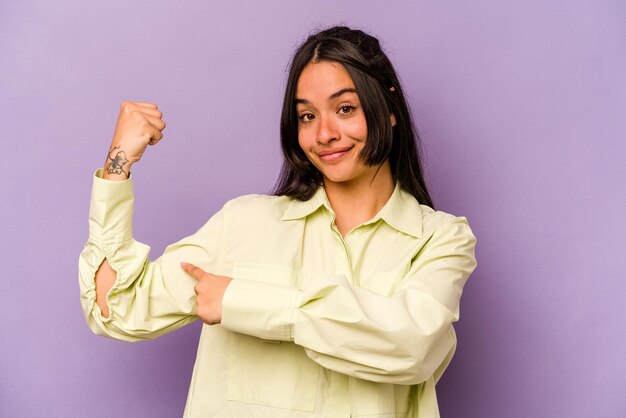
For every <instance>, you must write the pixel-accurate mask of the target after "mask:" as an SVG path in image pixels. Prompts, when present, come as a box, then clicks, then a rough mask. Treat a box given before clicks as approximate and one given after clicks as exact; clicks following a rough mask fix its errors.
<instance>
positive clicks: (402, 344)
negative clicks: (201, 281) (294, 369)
mask: <svg viewBox="0 0 626 418" xmlns="http://www.w3.org/2000/svg"><path fill="white" fill-rule="evenodd" d="M475 241H476V240H475V237H474V235H473V234H472V232H471V230H470V228H469V226H468V224H467V221H466V219H465V218H462V217H450V219H449V220H447V221H446V223H444V224H442V225H440V226H439V227H438V228H437V229H436V230H435V231H434V232H433V234H432V236H430V237H429V238H428V242H427V243H425V244H424V246H423V247H422V249H421V250H420V251H419V253H418V254H417V255H416V256H415V257H414V259H413V260H412V262H411V267H410V271H409V272H408V274H407V275H406V276H405V277H404V279H403V280H402V281H401V282H400V284H399V285H398V287H397V289H396V291H395V293H394V294H393V295H392V296H390V297H388V296H384V295H381V294H378V293H375V292H372V291H369V290H366V289H364V288H361V287H358V286H355V285H353V284H350V283H348V282H347V280H346V279H345V278H344V277H342V276H340V277H330V278H314V279H312V280H310V281H309V282H308V284H306V285H305V286H304V288H303V289H296V288H292V287H288V286H281V285H275V284H268V283H266V282H255V281H252V280H242V279H237V278H235V279H236V280H233V281H232V282H231V284H230V286H229V288H228V290H227V291H226V294H225V296H224V301H223V307H224V308H223V309H224V311H223V316H222V326H224V327H225V328H227V329H230V330H232V331H236V332H240V333H244V334H248V335H252V336H256V337H258V338H261V339H266V340H282V341H293V342H295V343H296V344H298V345H301V346H302V347H304V349H305V351H306V353H307V355H308V356H309V358H311V359H312V360H314V361H315V362H317V363H318V364H320V365H322V366H323V367H325V368H328V369H331V370H335V371H338V372H340V373H343V374H346V375H350V376H354V377H358V378H361V379H365V380H370V381H374V382H383V383H395V384H417V383H421V382H423V381H426V380H427V379H428V378H430V377H431V376H433V375H435V380H437V379H438V375H439V374H440V372H439V370H440V369H441V368H442V367H443V368H445V365H447V362H448V361H449V360H450V357H451V355H452V353H453V351H454V348H455V346H456V337H455V334H454V329H453V327H452V324H453V322H455V321H457V320H458V318H459V301H460V297H461V293H462V289H463V286H464V284H465V282H466V280H467V278H468V277H469V275H470V274H471V272H472V271H473V270H474V269H475V267H476V260H475V256H474V248H475Z"/></svg>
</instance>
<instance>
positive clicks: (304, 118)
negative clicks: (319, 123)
mask: <svg viewBox="0 0 626 418" xmlns="http://www.w3.org/2000/svg"><path fill="white" fill-rule="evenodd" d="M299 118H300V120H301V121H302V122H310V121H311V119H313V115H312V114H310V113H304V114H302V115H300V116H299Z"/></svg>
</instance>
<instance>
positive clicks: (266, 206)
mask: <svg viewBox="0 0 626 418" xmlns="http://www.w3.org/2000/svg"><path fill="white" fill-rule="evenodd" d="M292 200H293V199H292V198H291V197H288V196H274V195H267V194H246V195H242V196H238V197H236V198H234V199H231V200H229V201H228V202H226V204H225V205H224V210H226V211H227V212H228V213H230V214H232V215H233V216H237V217H241V216H254V217H255V218H256V219H261V218H264V219H268V218H271V217H272V215H274V216H278V218H279V219H280V217H282V215H283V213H284V212H285V210H286V209H287V207H288V206H289V204H290V203H291V201H292Z"/></svg>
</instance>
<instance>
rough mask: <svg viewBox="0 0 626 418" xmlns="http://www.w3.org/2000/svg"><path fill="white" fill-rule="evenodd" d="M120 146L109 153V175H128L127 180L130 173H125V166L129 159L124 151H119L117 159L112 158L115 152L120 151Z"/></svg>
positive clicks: (116, 155)
mask: <svg viewBox="0 0 626 418" xmlns="http://www.w3.org/2000/svg"><path fill="white" fill-rule="evenodd" d="M118 148H119V146H117V147H114V148H111V151H109V160H111V161H110V162H109V164H108V166H107V172H108V173H109V174H121V173H124V174H126V178H128V177H130V173H127V172H126V171H124V165H125V164H126V163H127V162H128V158H126V153H125V152H124V151H118V152H117V154H115V157H111V154H113V151H115V150H116V149H118Z"/></svg>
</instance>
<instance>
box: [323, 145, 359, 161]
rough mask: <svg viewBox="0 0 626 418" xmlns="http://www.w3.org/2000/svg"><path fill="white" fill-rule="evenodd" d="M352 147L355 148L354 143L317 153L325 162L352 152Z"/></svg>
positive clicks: (335, 159)
mask: <svg viewBox="0 0 626 418" xmlns="http://www.w3.org/2000/svg"><path fill="white" fill-rule="evenodd" d="M352 148H354V145H352V146H350V147H343V148H337V149H331V150H324V151H320V152H318V153H317V155H318V156H319V157H320V159H321V160H322V161H324V162H333V161H337V160H338V159H340V158H341V157H343V156H345V155H346V154H348V152H350V150H352Z"/></svg>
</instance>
